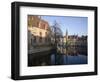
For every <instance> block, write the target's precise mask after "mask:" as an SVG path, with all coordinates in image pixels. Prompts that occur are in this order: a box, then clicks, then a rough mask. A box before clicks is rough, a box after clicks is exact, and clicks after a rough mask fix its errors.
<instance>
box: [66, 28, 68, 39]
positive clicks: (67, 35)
mask: <svg viewBox="0 0 100 82" xmlns="http://www.w3.org/2000/svg"><path fill="white" fill-rule="evenodd" d="M67 40H68V30H67V29H66V41H67Z"/></svg>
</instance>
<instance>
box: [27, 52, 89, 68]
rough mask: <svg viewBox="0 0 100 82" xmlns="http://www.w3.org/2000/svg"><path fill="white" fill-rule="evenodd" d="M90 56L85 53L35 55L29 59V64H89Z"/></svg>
mask: <svg viewBox="0 0 100 82" xmlns="http://www.w3.org/2000/svg"><path fill="white" fill-rule="evenodd" d="M87 63H88V58H87V56H86V55H84V54H78V55H68V54H67V55H63V54H62V55H58V54H51V55H50V54H49V55H41V56H33V57H31V58H30V59H29V61H28V66H50V65H76V64H87Z"/></svg>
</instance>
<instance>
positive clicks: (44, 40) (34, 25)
mask: <svg viewBox="0 0 100 82" xmlns="http://www.w3.org/2000/svg"><path fill="white" fill-rule="evenodd" d="M50 37H51V29H50V26H49V24H48V22H46V21H44V20H42V19H41V17H39V16H34V15H28V51H29V53H35V52H37V51H39V50H46V49H50V47H51V38H50Z"/></svg>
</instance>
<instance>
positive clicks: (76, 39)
mask: <svg viewBox="0 0 100 82" xmlns="http://www.w3.org/2000/svg"><path fill="white" fill-rule="evenodd" d="M63 53H65V54H66V53H68V54H72V53H73V54H78V53H81V54H86V55H87V36H78V35H68V31H66V35H65V36H64V37H63Z"/></svg>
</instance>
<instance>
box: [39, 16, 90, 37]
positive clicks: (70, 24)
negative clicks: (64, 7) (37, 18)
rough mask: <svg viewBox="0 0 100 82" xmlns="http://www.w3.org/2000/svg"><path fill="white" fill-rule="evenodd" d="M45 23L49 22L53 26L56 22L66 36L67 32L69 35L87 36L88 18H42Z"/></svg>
mask: <svg viewBox="0 0 100 82" xmlns="http://www.w3.org/2000/svg"><path fill="white" fill-rule="evenodd" d="M41 18H42V19H43V20H45V21H48V23H49V25H50V26H52V25H53V24H54V22H55V21H56V22H57V23H58V24H59V25H60V29H61V30H62V32H63V35H65V33H66V30H67V31H68V35H74V34H75V35H78V36H82V35H87V29H88V17H75V16H45V15H44V16H41Z"/></svg>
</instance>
